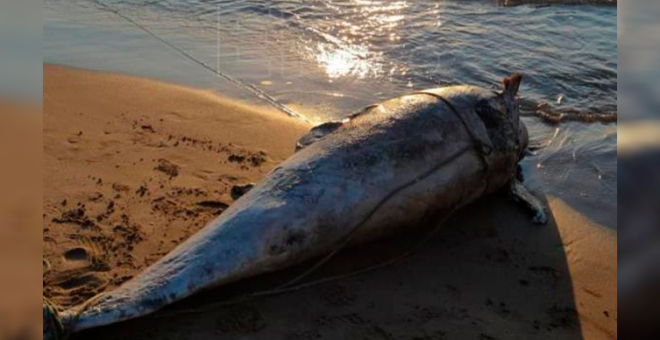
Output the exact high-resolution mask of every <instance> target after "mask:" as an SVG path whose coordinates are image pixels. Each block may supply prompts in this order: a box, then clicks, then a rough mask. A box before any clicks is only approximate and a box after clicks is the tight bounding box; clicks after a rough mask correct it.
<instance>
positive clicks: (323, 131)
mask: <svg viewBox="0 0 660 340" xmlns="http://www.w3.org/2000/svg"><path fill="white" fill-rule="evenodd" d="M342 125H344V122H328V123H323V124H321V125H319V126H315V127H314V128H312V129H311V130H310V131H309V132H308V133H307V134H306V135H304V136H302V137H301V138H300V139H299V140H298V142H296V151H300V150H302V149H304V148H306V147H308V146H309V145H311V144H314V142H316V141H317V140H319V139H322V138H323V137H325V136H327V135H328V134H330V133H332V132H333V131H335V130H337V129H338V128H339V127H340V126H342Z"/></svg>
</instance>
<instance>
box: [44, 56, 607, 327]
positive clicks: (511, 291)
mask: <svg viewBox="0 0 660 340" xmlns="http://www.w3.org/2000/svg"><path fill="white" fill-rule="evenodd" d="M308 129H309V126H307V125H305V124H303V123H300V122H297V121H294V120H293V119H291V118H288V117H285V116H283V115H282V114H278V113H276V112H271V111H269V110H266V109H262V108H255V107H250V106H248V105H243V104H237V103H234V102H232V101H229V100H226V99H222V98H219V97H217V96H215V95H213V94H211V93H208V92H203V91H197V90H191V89H186V88H182V87H178V86H173V85H168V84H162V83H158V82H154V81H149V80H143V79H137V78H132V77H126V76H119V75H113V74H105V73H97V72H87V71H80V70H73V69H67V68H62V67H58V66H44V137H43V138H44V142H43V152H44V165H43V166H44V194H43V195H44V196H43V209H44V215H43V228H44V234H43V240H44V244H43V247H44V256H45V258H46V259H47V260H48V261H49V262H50V265H51V268H50V270H49V271H48V272H47V273H46V274H44V287H43V288H44V294H45V295H46V296H47V297H49V298H51V299H52V300H54V301H55V302H57V303H59V304H61V305H62V306H65V307H71V306H74V305H77V304H80V303H82V302H84V301H85V300H86V299H88V298H90V297H91V296H93V295H95V294H97V293H100V292H104V291H109V290H112V289H114V288H115V287H117V286H118V285H120V284H121V283H123V282H125V281H126V280H129V279H130V278H131V277H133V276H134V275H136V274H137V273H139V272H140V271H141V270H143V269H144V268H145V267H146V266H148V265H149V264H151V263H153V262H154V261H156V260H157V259H158V258H160V257H161V256H163V255H164V254H166V253H167V252H168V251H170V250H171V249H172V248H173V247H175V246H176V245H177V244H179V243H181V242H182V241H183V240H185V239H186V238H187V237H189V236H190V235H191V234H193V233H194V232H195V231H197V230H198V229H199V228H201V227H202V226H203V225H204V223H205V222H206V221H208V220H210V219H211V218H213V217H214V216H216V215H218V214H220V213H222V211H223V210H224V209H225V208H226V206H227V205H229V204H231V203H232V198H231V195H230V191H231V188H232V186H234V185H240V184H244V183H249V182H256V181H258V180H259V178H261V177H262V176H264V175H265V174H266V173H267V172H268V171H269V170H270V169H272V168H273V167H274V166H275V165H276V164H277V163H279V162H281V161H282V160H284V159H285V158H286V157H288V156H289V155H290V154H291V153H292V152H293V149H294V144H295V140H296V139H297V138H298V137H299V136H301V135H302V134H304V133H305V132H306V131H307V130H308ZM550 206H551V208H552V215H553V216H554V218H553V219H552V221H551V223H550V224H549V225H547V226H544V227H539V226H535V225H532V224H530V223H529V216H527V215H526V214H525V212H524V211H522V210H521V209H520V207H519V206H517V205H516V204H513V203H511V202H509V201H508V200H507V199H506V197H504V196H503V195H493V196H491V197H489V198H486V199H484V200H482V201H481V202H479V203H477V204H475V205H473V206H471V207H468V208H466V209H464V210H462V211H461V212H459V213H458V214H457V215H456V216H455V217H454V218H453V219H452V220H451V221H450V222H448V223H447V224H445V225H444V226H443V227H442V228H443V229H442V230H441V231H440V232H439V234H438V235H437V236H436V237H434V238H433V239H432V240H431V241H430V242H429V243H428V244H426V245H425V246H424V247H423V248H422V249H421V250H420V251H418V252H417V253H415V255H414V256H412V257H410V258H407V259H406V260H404V261H401V262H398V263H396V264H395V265H392V266H389V267H386V268H384V269H381V270H378V271H375V272H371V273H368V274H365V275H362V276H358V277H355V278H351V279H345V280H340V281H335V282H332V283H328V284H324V285H320V286H316V287H313V288H309V289H306V290H301V291H298V292H295V293H290V294H285V295H280V296H275V297H270V298H264V299H260V300H255V301H250V302H246V303H242V304H238V305H235V306H230V307H218V308H214V309H211V310H210V311H206V312H203V313H196V314H191V315H177V314H175V312H176V311H177V310H181V308H194V307H198V306H200V305H201V304H203V303H205V302H208V301H217V300H222V299H226V298H228V297H231V296H235V295H239V294H241V293H245V292H250V291H254V290H260V289H267V288H272V287H273V286H274V285H276V284H277V283H282V282H286V281H287V280H289V279H290V278H292V277H293V276H295V274H296V273H297V272H300V271H301V270H304V269H306V268H308V266H309V264H306V265H303V266H300V267H298V268H293V269H291V270H288V271H284V272H281V273H276V274H272V275H267V276H263V277H258V278H254V279H250V280H247V281H244V282H239V283H237V284H233V285H230V286H228V287H222V288H218V289H214V290H213V291H210V292H208V293H204V294H200V295H198V296H195V297H193V298H191V299H188V300H186V301H184V302H182V303H179V304H177V305H175V306H172V307H171V308H167V309H166V310H164V311H163V312H159V313H156V314H154V315H153V316H149V317H146V318H142V319H138V320H133V321H129V322H125V323H120V324H116V325H113V326H109V327H104V328H101V329H96V330H90V331H87V332H83V333H81V334H79V335H78V336H76V338H77V339H83V338H93V339H119V338H126V339H129V338H130V339H150V340H153V339H268V340H271V339H332V340H334V339H420V340H421V339H428V340H437V339H479V340H488V339H615V338H616V337H617V319H618V315H617V299H616V268H617V265H616V261H617V257H616V234H615V233H614V232H612V231H608V230H606V229H604V228H602V227H600V226H598V225H595V224H594V223H593V222H591V221H589V220H587V219H586V218H584V217H583V216H581V215H580V214H579V213H577V212H575V211H574V210H572V209H571V208H570V207H568V206H566V205H565V204H563V203H562V202H561V201H559V200H556V199H551V200H550ZM433 227H434V225H433V223H429V225H428V226H426V227H425V228H421V229H420V231H419V232H416V233H411V234H409V235H406V236H405V237H399V238H396V239H390V240H384V241H383V242H379V243H376V244H371V245H367V246H364V247H361V248H359V249H350V250H346V251H344V252H342V253H341V254H340V255H338V256H337V257H336V258H335V259H333V260H332V261H330V263H328V264H327V265H325V266H324V267H323V268H321V269H320V270H319V271H318V272H316V273H315V274H314V275H313V276H314V277H313V278H311V279H315V278H322V277H327V276H330V275H337V274H342V273H346V272H350V271H352V270H356V269H359V268H363V267H365V266H368V265H373V264H376V263H379V262H381V261H384V260H386V259H389V258H391V257H393V256H396V255H398V254H400V253H402V252H404V251H405V250H407V249H409V247H411V246H412V245H414V244H416V243H417V242H418V241H419V240H420V239H422V238H423V236H424V234H425V233H426V232H428V230H431V229H432V228H433Z"/></svg>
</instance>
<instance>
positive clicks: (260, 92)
mask: <svg viewBox="0 0 660 340" xmlns="http://www.w3.org/2000/svg"><path fill="white" fill-rule="evenodd" d="M95 2H96V4H97V5H98V6H100V7H101V8H103V9H105V10H106V11H108V12H110V13H114V14H115V15H117V16H118V17H120V18H122V19H124V20H126V21H127V22H128V23H130V24H132V25H133V26H135V27H136V28H138V29H139V30H141V31H143V32H145V33H146V34H148V35H150V36H151V37H153V38H154V39H156V40H158V41H160V42H162V43H163V44H165V45H167V46H168V47H170V48H171V49H173V50H175V51H177V52H179V53H180V54H181V55H182V56H184V57H185V58H187V59H188V60H190V61H192V62H193V63H195V64H197V65H199V66H201V67H203V68H204V69H206V70H208V71H211V72H212V73H213V74H215V75H216V76H218V77H221V78H224V79H225V80H228V81H229V82H231V83H233V84H234V85H236V86H238V87H239V88H241V89H244V90H247V91H248V92H251V93H252V94H254V95H255V96H256V97H257V98H259V99H261V100H264V101H265V102H267V103H268V104H270V105H272V106H274V107H275V108H277V109H278V110H280V111H282V112H284V113H286V114H288V115H289V116H291V117H295V118H298V119H301V120H303V121H305V122H307V123H310V121H309V120H308V119H307V118H305V117H304V116H303V115H301V114H299V113H297V112H295V111H293V110H292V109H290V108H289V107H287V106H286V105H284V104H282V103H280V102H279V101H277V99H275V98H274V97H273V96H271V95H269V94H268V93H266V92H265V91H264V90H262V89H260V88H258V87H256V86H254V85H252V84H249V85H246V84H244V83H242V82H241V81H240V80H238V79H236V78H234V77H232V76H230V75H229V74H227V73H224V72H222V71H220V70H217V69H215V68H213V67H211V66H209V64H207V63H205V62H203V61H201V60H199V59H197V58H196V57H195V56H193V55H192V54H190V53H188V52H186V51H185V50H184V49H182V48H181V47H179V46H177V45H176V44H173V43H171V42H169V41H167V40H165V39H164V38H162V37H161V36H159V35H158V34H156V33H154V32H153V31H152V30H150V29H149V28H147V27H146V26H144V25H142V24H140V23H139V22H137V21H135V20H133V19H132V18H131V17H129V16H127V15H125V14H123V13H121V12H120V11H119V10H117V9H114V8H112V7H110V6H108V5H106V4H104V3H102V2H100V1H99V0H95Z"/></svg>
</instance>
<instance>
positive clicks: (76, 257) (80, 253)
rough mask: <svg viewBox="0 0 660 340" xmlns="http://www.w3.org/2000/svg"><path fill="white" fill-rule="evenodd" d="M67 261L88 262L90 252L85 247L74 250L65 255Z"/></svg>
mask: <svg viewBox="0 0 660 340" xmlns="http://www.w3.org/2000/svg"><path fill="white" fill-rule="evenodd" d="M64 259H65V260H66V261H73V262H79V261H87V260H88V259H89V252H88V251H87V249H85V248H83V247H78V248H73V249H70V250H68V251H66V252H65V253H64Z"/></svg>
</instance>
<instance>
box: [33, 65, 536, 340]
mask: <svg viewBox="0 0 660 340" xmlns="http://www.w3.org/2000/svg"><path fill="white" fill-rule="evenodd" d="M521 79H522V77H521V76H520V75H518V74H514V75H513V76H512V77H510V78H506V79H505V80H504V90H503V91H501V92H495V91H492V90H487V89H483V88H478V87H472V86H452V87H444V88H437V89H431V90H426V91H423V92H419V93H414V94H411V95H406V96H403V97H400V98H396V99H391V100H387V101H384V102H382V103H380V104H378V105H372V106H369V107H367V108H366V109H365V110H363V111H362V112H360V113H358V114H355V115H353V116H352V117H351V119H349V120H346V121H344V122H331V123H326V124H323V125H321V126H319V127H316V128H314V129H312V131H311V132H310V133H309V134H308V135H306V136H304V137H303V138H302V139H301V140H300V141H299V143H298V151H297V152H296V153H295V154H294V155H293V156H291V157H290V158H289V159H287V160H286V161H285V162H283V163H282V164H280V165H279V166H278V167H276V168H275V169H274V170H272V171H271V172H270V173H269V174H268V175H267V176H266V177H265V178H264V179H263V180H262V181H261V182H260V183H259V184H257V185H256V186H255V187H254V188H253V189H251V190H250V191H249V192H247V193H246V194H245V195H244V196H242V197H241V198H240V199H238V200H237V201H236V202H235V203H234V204H233V205H231V206H230V207H229V208H228V209H227V210H226V211H225V212H224V213H223V214H222V215H220V216H219V217H218V218H216V219H215V220H213V221H211V222H210V223H208V224H207V225H206V226H205V227H204V228H203V229H201V230H200V231H199V232H198V233H196V234H195V235H193V236H192V237H191V238H190V239H188V240H187V241H186V242H184V243H182V244H181V245H179V246H178V247H177V248H176V249H174V250H173V251H172V252H171V253H169V254H167V255H166V256H165V257H163V258H162V259H161V260H159V261H158V262H156V263H154V264H153V265H152V266H150V267H149V268H147V269H146V270H145V271H144V272H142V273H141V274H140V275H138V276H136V277H135V278H134V279H132V280H131V281H129V282H127V283H125V284H124V285H122V286H121V287H119V288H117V289H116V290H114V291H112V292H109V293H107V294H104V295H103V296H100V297H99V298H97V299H93V302H91V303H89V304H86V305H85V306H84V308H83V309H75V310H69V311H64V312H59V313H58V312H57V311H56V310H55V309H53V308H46V305H44V339H57V338H58V337H60V336H59V335H61V334H64V333H67V334H68V333H70V332H75V331H80V330H83V329H88V328H92V327H98V326H102V325H107V324H111V323H116V322H120V321H123V320H128V319H132V318H137V317H140V316H144V315H147V314H149V313H152V312H155V311H157V310H158V309H160V308H162V307H164V306H166V305H168V304H170V303H172V302H175V301H177V300H181V299H183V298H185V297H187V296H190V295H191V294H193V293H196V292H198V291H200V290H203V289H207V288H210V287H214V286H218V285H222V284H227V283H229V282H233V281H236V280H239V279H242V278H246V277H249V276H254V275H258V274H262V273H266V272H271V271H275V270H278V269H282V268H285V267H288V266H291V265H294V264H296V263H300V262H302V261H305V260H309V259H312V258H314V257H316V256H320V255H323V254H327V253H330V252H331V251H333V250H334V249H336V248H337V247H338V246H339V245H340V244H344V243H349V244H356V243H359V242H364V241H368V240H372V239H375V238H378V237H382V236H384V235H387V234H392V233H395V232H397V231H401V230H405V228H411V227H414V226H415V225H417V224H419V223H418V222H420V221H421V220H422V219H423V218H424V216H426V215H427V213H429V212H435V213H436V214H440V215H442V214H449V213H450V212H451V211H453V210H455V209H458V208H460V207H463V206H465V205H467V204H469V203H471V202H473V201H475V200H477V199H478V198H480V197H482V196H484V195H487V194H489V193H492V192H494V191H497V190H500V189H502V188H504V187H506V186H509V188H510V192H511V193H512V194H513V195H514V197H516V198H518V199H519V200H522V201H523V202H524V203H526V205H527V206H528V207H529V208H531V209H532V210H533V212H534V213H535V214H536V215H535V221H536V222H541V223H544V222H545V220H546V219H547V216H546V212H545V209H544V208H543V206H542V205H541V204H540V202H539V201H538V200H536V199H535V198H534V196H532V195H530V194H529V193H528V192H527V191H526V190H525V189H524V187H522V185H521V184H520V182H518V181H517V180H516V179H515V175H516V171H517V165H518V162H519V160H520V159H521V158H522V156H523V154H524V152H525V150H526V148H527V144H528V135H527V130H526V128H525V125H524V124H523V123H522V122H521V121H520V115H519V113H518V104H517V98H516V95H517V92H518V87H519V85H520V82H521Z"/></svg>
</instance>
